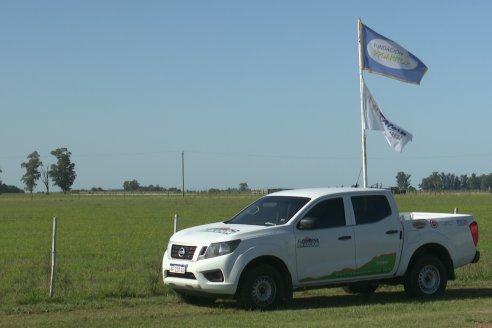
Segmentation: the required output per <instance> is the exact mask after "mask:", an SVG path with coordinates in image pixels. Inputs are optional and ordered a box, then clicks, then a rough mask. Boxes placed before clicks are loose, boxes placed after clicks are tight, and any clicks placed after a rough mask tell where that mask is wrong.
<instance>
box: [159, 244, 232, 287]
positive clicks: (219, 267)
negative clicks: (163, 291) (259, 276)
mask: <svg viewBox="0 0 492 328" xmlns="http://www.w3.org/2000/svg"><path fill="white" fill-rule="evenodd" d="M231 262H232V261H231V258H230V256H228V255H224V256H219V257H216V258H210V259H201V260H198V261H193V260H192V261H187V260H180V259H175V258H171V257H168V253H167V251H166V253H164V257H163V260H162V275H163V281H164V284H165V285H166V286H169V287H170V288H172V289H174V290H177V291H185V292H188V293H190V294H207V295H210V294H213V295H223V296H233V295H234V294H235V293H236V287H237V280H238V279H236V275H235V274H234V271H233V270H232V266H233V263H231ZM171 265H185V266H186V272H185V273H171ZM219 271H220V273H221V274H222V276H223V281H220V282H216V281H211V280H217V279H213V278H215V277H216V276H217V275H216V274H215V273H217V272H219ZM210 273H214V274H210Z"/></svg>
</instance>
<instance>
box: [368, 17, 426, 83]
mask: <svg viewBox="0 0 492 328" xmlns="http://www.w3.org/2000/svg"><path fill="white" fill-rule="evenodd" d="M359 24H361V25H362V29H361V30H362V31H361V33H362V36H361V38H362V39H361V46H362V69H365V70H367V71H369V72H371V73H377V74H382V75H386V76H388V77H392V78H395V79H397V80H400V81H404V82H410V83H416V84H420V80H422V77H423V76H424V74H425V72H426V71H427V66H425V65H424V63H423V62H422V61H420V59H418V58H417V57H415V56H414V55H412V54H411V53H410V52H408V51H407V50H406V49H405V48H403V47H402V46H400V45H399V44H398V43H396V42H393V41H391V40H390V39H388V38H386V37H384V36H382V35H381V34H378V33H376V32H374V31H373V30H371V29H370V28H369V27H367V26H365V25H364V24H362V22H360V21H359Z"/></svg>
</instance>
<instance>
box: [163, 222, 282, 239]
mask: <svg viewBox="0 0 492 328" xmlns="http://www.w3.org/2000/svg"><path fill="white" fill-rule="evenodd" d="M271 228H274V227H265V226H258V225H246V224H226V223H223V222H217V223H211V224H205V225H201V226H197V227H192V228H188V229H184V230H181V231H178V232H176V233H175V234H174V235H172V237H171V242H173V243H183V244H209V243H214V242H222V241H228V240H234V239H242V238H245V237H247V236H249V235H251V234H255V235H256V234H257V233H258V232H260V231H263V230H269V229H271Z"/></svg>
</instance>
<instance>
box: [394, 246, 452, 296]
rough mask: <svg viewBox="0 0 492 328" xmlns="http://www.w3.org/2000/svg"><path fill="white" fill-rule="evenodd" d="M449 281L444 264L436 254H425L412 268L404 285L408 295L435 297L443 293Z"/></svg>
mask: <svg viewBox="0 0 492 328" xmlns="http://www.w3.org/2000/svg"><path fill="white" fill-rule="evenodd" d="M447 281H448V279H447V275H446V268H445V267H444V264H442V262H441V261H440V260H439V259H438V258H437V257H435V256H431V255H425V256H423V257H422V258H420V259H418V260H417V261H416V262H415V263H414V265H413V266H412V267H411V268H410V271H409V273H408V275H407V278H406V280H405V284H404V287H405V292H406V293H407V295H408V296H413V297H420V298H435V297H438V296H440V295H442V293H443V292H444V290H445V289H446V285H447Z"/></svg>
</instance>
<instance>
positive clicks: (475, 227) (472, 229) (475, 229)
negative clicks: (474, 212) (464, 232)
mask: <svg viewBox="0 0 492 328" xmlns="http://www.w3.org/2000/svg"><path fill="white" fill-rule="evenodd" d="M470 232H471V235H472V238H473V243H474V244H475V246H477V244H478V223H477V222H472V223H470Z"/></svg>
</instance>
